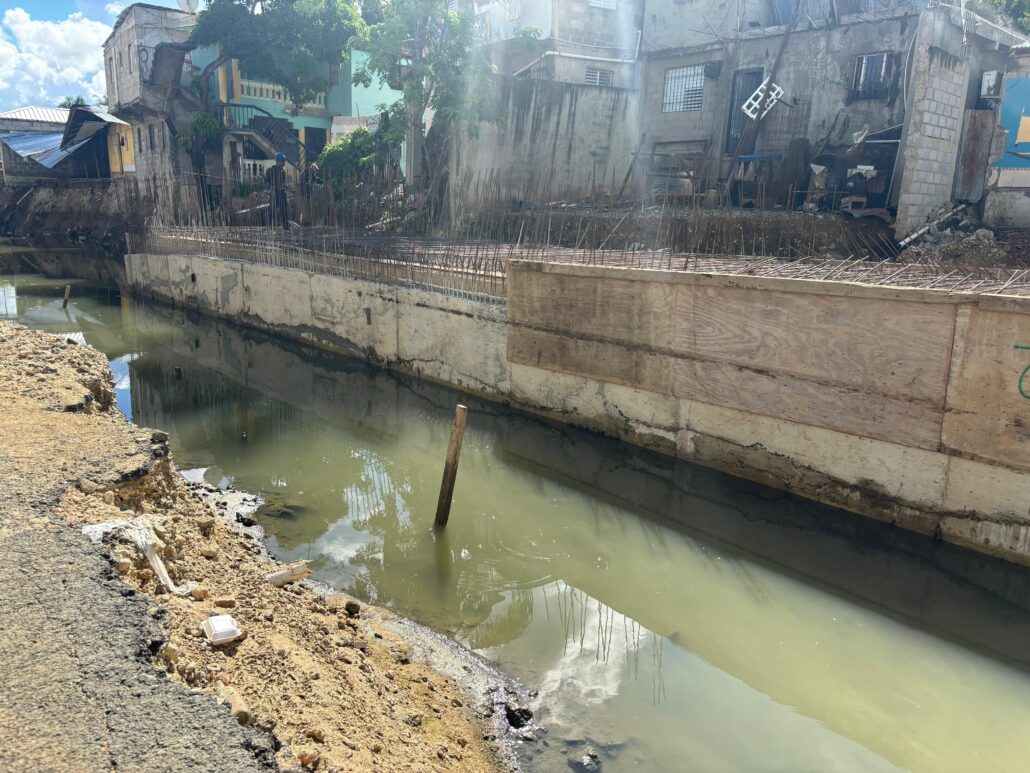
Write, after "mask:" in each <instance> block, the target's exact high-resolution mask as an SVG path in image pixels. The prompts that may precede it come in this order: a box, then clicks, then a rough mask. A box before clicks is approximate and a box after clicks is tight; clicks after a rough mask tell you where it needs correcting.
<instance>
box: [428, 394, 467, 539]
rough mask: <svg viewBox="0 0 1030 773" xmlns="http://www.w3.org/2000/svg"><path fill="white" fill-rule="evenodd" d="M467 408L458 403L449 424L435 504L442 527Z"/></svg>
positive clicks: (455, 469) (447, 513)
mask: <svg viewBox="0 0 1030 773" xmlns="http://www.w3.org/2000/svg"><path fill="white" fill-rule="evenodd" d="M468 410H469V409H468V408H466V407H465V406H464V405H458V407H457V408H455V409H454V424H453V425H452V426H451V442H450V444H449V445H448V446H447V461H446V462H445V463H444V466H443V482H442V483H441V484H440V501H439V502H437V505H436V525H437V526H438V527H440V528H443V527H444V526H446V525H447V519H448V518H450V516H451V498H452V497H453V496H454V479H455V477H457V475H458V459H459V458H460V457H461V441H462V439H463V438H464V437H465V421H466V419H467V418H468Z"/></svg>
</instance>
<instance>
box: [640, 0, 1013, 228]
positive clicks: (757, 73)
mask: <svg viewBox="0 0 1030 773" xmlns="http://www.w3.org/2000/svg"><path fill="white" fill-rule="evenodd" d="M703 5H704V7H702V8H691V9H690V10H689V11H688V10H687V9H686V8H685V6H684V4H683V2H682V0H649V1H648V3H647V7H646V9H645V13H644V24H643V54H642V56H643V58H644V59H645V60H646V69H645V75H644V86H643V93H642V95H641V111H640V113H641V117H642V121H641V126H640V130H641V132H642V134H643V135H646V137H647V143H646V146H645V150H646V151H648V152H650V158H649V160H648V166H647V169H646V171H647V174H648V180H647V182H648V184H649V185H650V186H651V188H652V190H662V191H668V190H670V188H673V189H675V188H676V186H677V185H679V184H680V183H681V182H682V180H683V179H684V178H686V179H689V180H691V183H690V184H688V185H687V186H686V187H687V189H688V191H689V190H691V189H696V188H697V187H703V188H708V187H710V186H715V185H716V184H717V183H726V184H727V185H728V189H729V190H730V192H731V196H732V199H733V202H734V203H737V204H750V203H752V202H754V203H756V204H759V203H763V204H765V205H778V206H783V207H788V208H793V207H794V206H798V205H799V203H800V201H801V200H802V199H803V198H805V196H807V200H808V201H809V203H810V204H812V205H813V206H819V207H830V208H831V209H836V208H839V207H840V206H842V202H843V205H844V206H845V208H848V209H879V210H887V209H890V210H896V213H897V216H896V231H897V233H898V234H899V235H902V236H903V235H905V234H908V233H911V232H912V231H913V230H915V229H917V228H919V227H920V226H921V225H923V224H924V223H926V222H927V220H928V219H930V218H931V217H932V216H934V215H935V214H937V213H939V212H940V211H941V210H942V209H946V208H948V207H949V206H952V204H953V203H954V202H957V201H969V202H976V201H978V200H979V195H980V193H979V191H978V190H977V186H976V185H975V183H974V182H971V180H972V178H975V177H976V176H977V174H979V175H980V179H981V180H982V176H983V174H984V173H985V171H986V163H985V160H982V161H980V167H979V170H977V169H968V168H967V169H966V170H965V174H964V176H961V177H962V179H958V178H957V171H958V170H959V168H960V165H959V159H960V149H961V148H962V146H963V131H964V127H972V128H971V129H970V131H972V130H975V129H976V128H978V127H980V126H981V125H982V123H983V119H982V118H980V117H979V116H977V115H975V114H976V113H978V112H981V111H983V110H991V109H993V107H994V105H993V104H992V103H991V102H990V100H989V95H987V96H986V97H985V96H982V94H981V86H982V83H983V82H984V74H985V73H994V72H999V71H1004V69H1005V63H1006V57H1007V52H1008V48H1009V46H1011V45H1013V44H1015V43H1018V42H1019V41H1020V40H1021V38H1020V37H1018V36H1016V35H1014V34H1013V33H1010V32H1008V31H1007V30H1004V29H1002V28H1001V27H998V26H997V25H994V24H992V23H990V22H988V21H986V20H983V19H980V18H979V17H976V16H974V15H972V14H968V13H962V12H960V11H958V10H955V9H952V8H950V7H944V6H937V7H926V6H925V5H920V4H916V3H907V2H902V3H898V4H895V5H894V6H893V7H884V5H883V4H877V6H876V9H872V8H871V7H870V8H867V7H866V4H865V3H863V2H854V3H850V4H840V3H838V4H837V5H836V6H832V5H827V6H826V8H825V9H823V10H824V11H825V13H816V12H815V9H814V8H813V7H812V6H811V5H809V6H806V7H805V8H804V9H803V14H802V15H801V16H800V17H799V18H800V21H799V22H798V23H796V24H795V23H793V19H794V18H795V17H794V12H795V9H794V7H793V6H792V5H791V4H790V3H785V4H784V3H777V4H768V3H764V4H763V3H752V2H743V3H741V4H739V5H738V6H736V7H733V8H730V7H729V6H728V5H726V4H719V3H714V2H713V3H705V4H703ZM780 6H783V7H780ZM785 21H787V22H790V23H789V24H784V22H785ZM770 76H771V80H772V81H773V83H774V86H775V87H779V89H782V95H781V96H779V98H778V99H776V100H775V101H774V102H773V104H772V106H771V108H770V109H769V110H768V111H767V113H766V114H765V116H764V118H763V119H762V120H761V121H760V123H759V125H758V127H757V131H755V129H754V128H751V129H749V128H748V127H749V124H751V123H752V119H751V118H750V117H749V116H748V115H747V114H746V112H745V111H744V110H743V109H742V108H743V107H745V105H746V103H747V102H748V100H749V99H751V98H752V95H754V94H756V93H757V92H758V90H759V88H760V87H762V85H763V83H764V82H765V81H766V79H769V78H770ZM991 77H993V76H991ZM774 90H775V89H774ZM752 112H754V110H753V111H752ZM971 113H972V114H973V115H970V114H971ZM981 134H982V133H977V134H976V136H973V135H972V134H971V135H970V136H969V138H968V142H969V143H980V144H981V145H982V144H984V143H986V144H987V145H989V144H990V139H989V138H987V139H986V140H984V139H983V138H982V136H981ZM974 155H975V154H974ZM974 161H975V159H972V161H970V163H972V162H974ZM809 164H814V166H809ZM974 166H975V164H974ZM860 167H861V168H860ZM670 180H671V181H673V182H670ZM777 180H780V181H783V180H787V181H788V182H787V185H786V186H785V185H781V186H780V190H779V191H778V196H776V197H774V200H773V201H765V202H763V201H762V195H763V194H762V191H763V190H765V189H764V188H762V185H764V184H768V185H769V186H772V187H775V183H776V181H777ZM787 187H792V188H793V191H794V197H793V198H790V196H791V194H789V193H785V192H784V191H785V189H786V188H787ZM756 189H757V190H756ZM981 190H982V186H981ZM798 192H801V193H798ZM824 192H825V193H826V194H828V195H824ZM813 194H815V195H813Z"/></svg>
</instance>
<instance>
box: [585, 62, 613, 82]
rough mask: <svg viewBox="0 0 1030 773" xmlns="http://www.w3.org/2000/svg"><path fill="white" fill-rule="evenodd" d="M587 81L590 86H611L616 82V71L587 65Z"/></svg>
mask: <svg viewBox="0 0 1030 773" xmlns="http://www.w3.org/2000/svg"><path fill="white" fill-rule="evenodd" d="M586 82H587V84H589V85H590V86H611V85H612V84H613V83H614V82H615V73H614V72H612V71H611V70H598V69H597V68H595V67H587V77H586Z"/></svg>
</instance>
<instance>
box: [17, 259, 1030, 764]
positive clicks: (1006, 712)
mask: <svg viewBox="0 0 1030 773" xmlns="http://www.w3.org/2000/svg"><path fill="white" fill-rule="evenodd" d="M64 284H65V283H64V282H63V281H61V282H58V281H53V280H46V279H42V278H40V277H35V276H17V277H13V276H8V277H0V317H3V318H6V319H14V320H17V321H19V322H21V323H22V324H25V325H28V326H30V327H34V328H38V329H42V330H47V331H51V332H60V333H62V334H65V335H69V336H73V337H75V338H77V339H78V340H80V341H84V342H85V343H88V344H91V345H92V346H95V347H96V348H98V349H100V350H101V351H103V352H104V353H105V354H106V355H107V356H108V358H109V359H110V361H111V369H112V372H113V374H114V378H115V381H116V386H117V398H118V407H119V408H120V409H121V410H122V411H123V412H124V413H125V414H126V415H127V416H128V417H130V418H131V419H132V420H133V421H135V422H138V423H140V424H143V425H146V426H151V427H158V428H161V429H165V430H168V431H169V432H170V433H171V443H172V448H173V452H174V455H175V458H176V459H177V462H178V465H179V467H180V468H181V469H187V468H193V469H197V470H200V471H201V472H199V473H198V474H202V475H203V476H204V478H205V479H206V480H208V481H209V482H211V483H214V484H221V485H227V484H232V485H234V486H237V487H239V488H241V489H245V490H248V491H252V492H256V493H260V494H261V495H262V496H263V497H264V498H266V499H267V500H268V504H267V505H266V506H265V507H264V508H263V509H262V510H261V512H260V514H259V519H260V522H261V524H262V525H263V526H264V527H265V529H266V531H267V535H268V540H269V546H270V549H271V550H272V552H273V553H274V554H276V555H277V556H278V557H280V558H282V559H297V558H306V559H310V560H311V562H312V564H311V566H312V568H313V570H314V573H315V577H316V579H319V580H322V581H325V582H327V583H329V584H331V585H334V586H336V587H338V588H340V589H342V590H346V591H348V592H350V593H353V594H355V595H357V596H359V597H361V598H364V599H366V600H368V601H370V602H373V603H376V604H380V605H383V606H385V607H388V608H390V609H392V610H394V611H396V612H397V613H399V614H402V615H405V616H408V617H411V618H413V619H415V620H417V621H419V622H422V623H425V624H426V625H429V626H432V627H434V628H436V629H438V630H440V631H443V632H445V633H447V634H449V635H450V636H452V637H454V638H455V639H456V640H458V641H460V642H462V643H464V644H466V645H467V646H468V647H470V648H472V649H474V650H476V651H477V652H479V653H480V654H482V655H483V656H484V657H486V658H488V659H490V660H492V661H494V662H496V663H497V664H499V665H500V666H501V667H502V668H504V669H505V670H506V671H507V672H508V673H510V674H511V675H513V676H514V677H516V678H517V679H519V680H521V681H522V682H523V683H525V684H526V686H527V687H528V688H529V689H530V690H533V691H535V697H534V706H533V708H534V710H535V711H536V716H537V719H538V720H539V721H540V723H541V724H542V726H543V730H542V731H541V732H539V733H538V734H537V737H536V740H531V741H526V742H525V743H523V744H522V755H523V759H524V762H525V767H526V769H527V770H529V771H557V770H567V769H569V766H568V764H567V761H568V760H569V759H570V758H575V757H578V756H581V755H582V753H583V751H584V749H585V748H586V747H587V746H591V747H593V748H594V749H595V750H596V751H597V753H598V755H599V756H600V759H601V762H602V765H603V770H605V771H608V772H609V773H612V772H614V771H630V770H635V771H636V770H646V771H679V770H703V771H715V770H741V769H745V770H761V771H766V770H792V771H794V770H811V771H831V770H849V771H850V770H863V771H865V770H896V769H909V770H934V771H947V770H954V771H970V770H992V771H997V770H1017V769H1023V768H1025V766H1026V764H1027V762H1026V761H1027V760H1028V759H1030V733H1027V732H1026V728H1027V727H1030V592H1028V591H1030V572H1028V571H1027V570H1024V569H1022V568H1020V567H1016V566H1013V565H1009V564H1005V563H1002V562H999V561H996V560H993V559H989V558H986V557H982V556H978V555H975V554H972V553H969V552H965V551H962V550H960V549H957V548H954V547H953V546H949V545H944V544H939V543H934V542H933V541H931V540H929V539H925V538H922V537H918V536H916V535H912V534H908V533H906V532H902V531H900V530H897V529H893V528H891V527H889V526H886V525H883V524H879V523H875V522H872V521H868V520H866V519H862V518H859V517H857V516H852V515H849V514H847V513H842V512H839V511H835V510H832V509H829V508H825V507H821V506H818V505H814V504H812V503H809V502H805V501H802V500H799V499H796V498H793V497H790V496H788V495H785V494H783V493H781V492H778V491H773V490H770V489H766V488H763V487H760V486H757V485H754V484H750V483H747V482H744V481H741V480H737V479H734V478H731V477H728V476H725V475H720V474H716V473H713V472H710V471H707V470H704V469H701V468H698V467H694V466H691V465H688V464H684V463H680V462H676V461H674V460H671V459H668V458H664V457H661V456H657V455H653V454H649V453H646V452H643V451H639V450H636V449H633V448H631V447H629V446H626V445H623V444H619V443H616V442H614V441H611V440H608V439H605V438H602V437H598V436H596V435H592V434H590V433H587V432H581V431H578V430H575V429H572V428H569V427H565V426H561V425H557V424H552V423H549V422H547V421H543V420H539V419H535V418H532V417H527V416H524V415H521V414H518V413H515V412H512V411H508V410H506V409H505V408H503V407H501V406H498V405H496V404H492V403H489V402H481V401H478V400H476V399H474V398H468V397H460V396H459V395H458V394H457V393H455V392H452V391H449V390H446V389H443V388H440V387H437V386H434V385H429V384H425V383H420V382H418V381H416V380H413V379H409V378H405V377H399V376H396V375H393V374H390V373H387V372H384V371H382V370H380V369H376V368H372V367H369V366H367V365H366V364H364V363H361V362H357V361H353V360H347V359H344V358H340V357H336V356H331V355H327V354H325V353H323V352H320V351H317V350H314V349H307V348H304V347H301V346H297V345H293V344H289V343H286V342H282V341H277V340H275V339H272V338H270V337H268V336H265V335H262V334H257V333H253V332H250V331H246V330H241V329H238V328H235V327H232V326H230V325H227V324H224V323H219V322H214V321H210V320H205V319H202V318H198V317H195V316H192V315H186V314H184V313H182V312H179V311H174V310H170V309H164V308H153V307H148V306H144V305H140V304H139V303H137V302H134V301H132V300H130V299H128V298H121V297H120V296H119V294H118V293H117V291H116V290H112V289H110V288H104V287H94V286H89V285H87V284H83V283H73V290H72V300H71V302H70V303H69V305H68V308H67V309H62V308H61V297H62V295H63V290H64ZM459 399H460V400H461V401H462V402H466V403H467V404H468V405H469V410H470V413H469V424H468V430H467V433H466V437H465V447H464V451H463V455H462V461H461V468H460V472H459V475H458V482H457V487H456V492H455V500H454V506H453V509H452V514H451V521H450V525H449V527H448V528H447V530H446V532H445V533H443V534H436V533H434V530H433V528H432V522H433V515H434V511H435V505H436V496H437V492H438V487H439V483H440V474H441V470H442V465H443V457H444V454H445V451H446V446H447V439H448V435H449V432H450V422H451V418H452V416H453V412H454V405H455V403H456V402H457V401H458V400H459ZM0 452H2V449H0Z"/></svg>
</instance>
